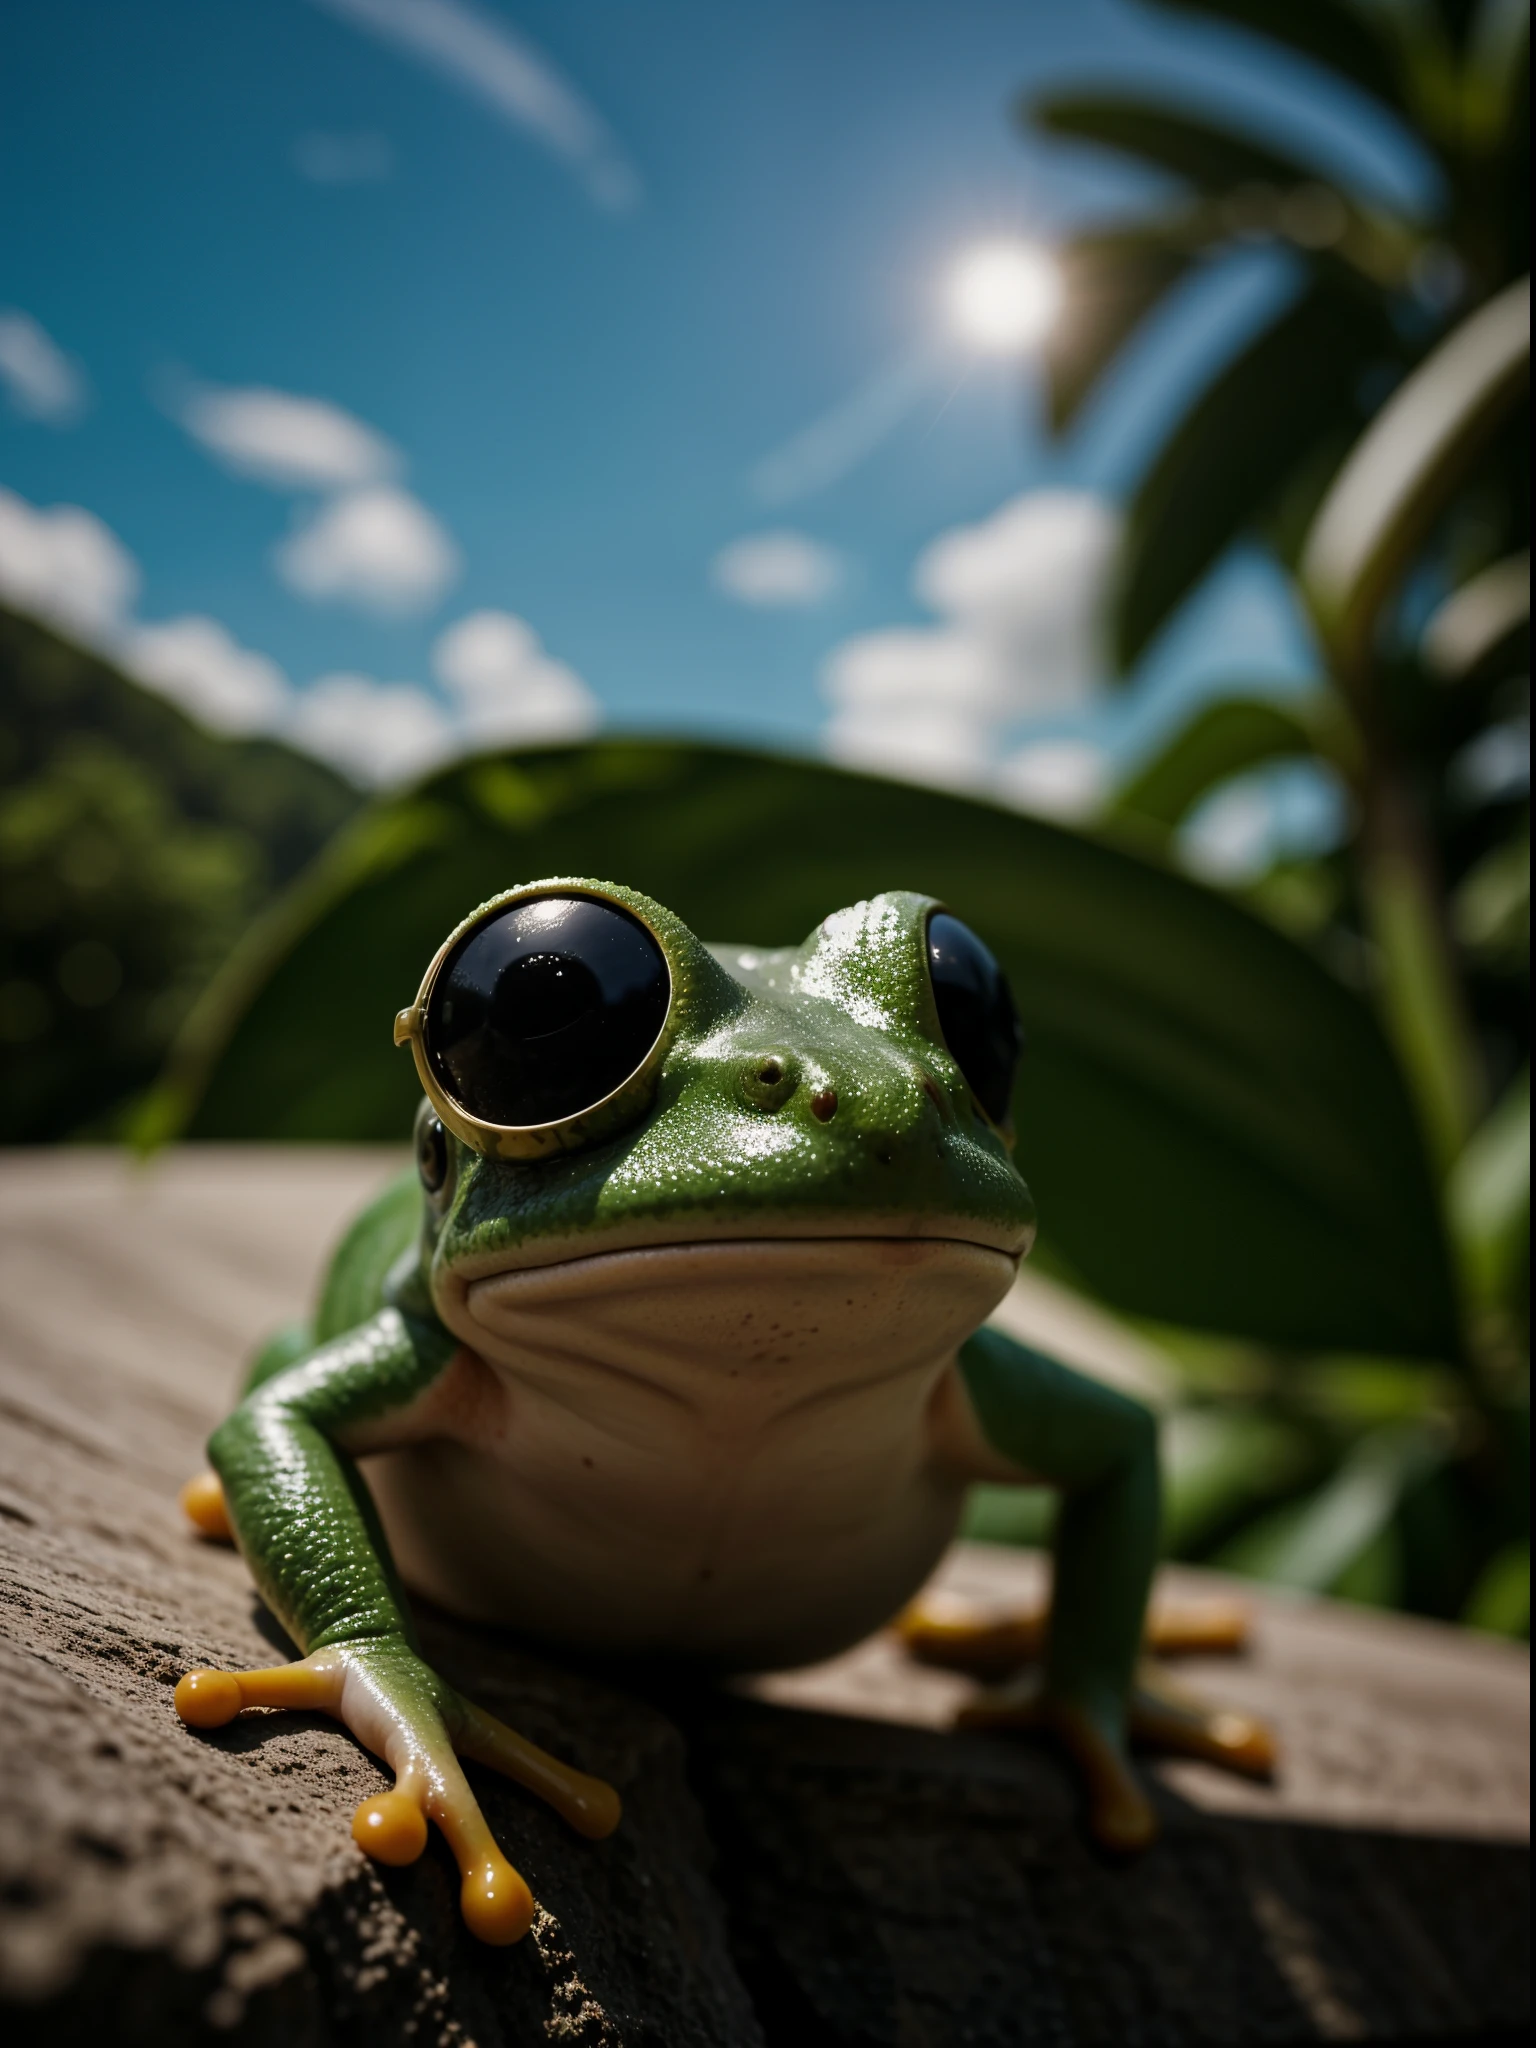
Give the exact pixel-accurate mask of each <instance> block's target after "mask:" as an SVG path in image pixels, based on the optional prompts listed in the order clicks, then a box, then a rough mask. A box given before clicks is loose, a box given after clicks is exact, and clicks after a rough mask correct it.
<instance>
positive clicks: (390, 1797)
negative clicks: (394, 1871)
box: [352, 1785, 427, 1865]
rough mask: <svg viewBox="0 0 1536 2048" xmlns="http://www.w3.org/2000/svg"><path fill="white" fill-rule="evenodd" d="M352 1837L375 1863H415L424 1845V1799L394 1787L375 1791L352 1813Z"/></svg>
mask: <svg viewBox="0 0 1536 2048" xmlns="http://www.w3.org/2000/svg"><path fill="white" fill-rule="evenodd" d="M352 1839H353V1841H354V1842H356V1844H357V1846H358V1847H359V1849H361V1850H362V1852H363V1854H364V1855H365V1856H371V1857H372V1858H373V1859H374V1861H375V1862H376V1863H392V1864H396V1865H399V1864H405V1863H414V1862H415V1861H416V1859H417V1857H418V1856H419V1855H420V1854H421V1852H422V1850H423V1849H425V1848H426V1846H427V1815H426V1803H425V1801H424V1799H421V1798H413V1797H412V1796H411V1794H410V1793H409V1792H407V1791H405V1790H403V1789H402V1788H401V1787H400V1786H398V1785H397V1786H396V1787H395V1789H394V1791H393V1792H376V1793H375V1794H374V1795H373V1797H372V1798H371V1799H365V1800H364V1801H363V1803H362V1805H361V1806H360V1807H359V1808H358V1809H357V1811H356V1813H354V1814H353V1816H352Z"/></svg>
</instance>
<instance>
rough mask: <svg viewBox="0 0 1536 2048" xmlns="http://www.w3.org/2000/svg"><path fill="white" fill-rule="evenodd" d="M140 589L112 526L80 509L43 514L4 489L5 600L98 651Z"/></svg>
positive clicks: (0, 567)
mask: <svg viewBox="0 0 1536 2048" xmlns="http://www.w3.org/2000/svg"><path fill="white" fill-rule="evenodd" d="M138 589H139V565H138V563H137V562H136V561H135V560H134V559H133V556H132V555H130V554H129V552H128V550H127V549H126V548H125V547H124V546H123V544H122V542H121V541H120V540H119V539H118V538H117V535H116V534H115V533H113V531H112V530H111V528H110V527H109V526H106V525H104V524H103V523H102V521H101V520H99V519H98V518H97V517H96V515H95V513H94V512H87V511H85V510H84V509H83V507H81V506H79V505H53V506H50V507H49V508H48V509H47V510H46V511H44V510H43V509H41V508H40V507H36V506H32V505H29V504H28V503H27V501H26V499H25V498H18V497H17V496H16V494H15V493H14V492H13V491H8V490H5V489H4V488H3V487H0V599H3V600H4V602H5V603H7V604H9V605H13V606H14V607H15V608H16V609H17V610H18V611H24V612H29V613H32V614H34V615H35V616H36V617H38V618H43V619H47V620H48V621H50V623H52V624H53V625H56V626H61V627H63V628H64V630H65V631H66V632H68V633H71V634H73V635H74V637H75V638H77V639H80V640H84V641H86V642H87V643H89V644H91V645H97V646H99V645H101V644H102V643H103V642H104V641H108V640H110V639H111V638H112V637H113V635H114V634H115V633H116V632H117V630H118V628H119V626H120V624H121V621H122V620H123V619H124V618H125V617H126V616H127V614H128V613H129V611H130V610H131V609H132V606H133V602H134V599H135V598H136V597H137V595H138Z"/></svg>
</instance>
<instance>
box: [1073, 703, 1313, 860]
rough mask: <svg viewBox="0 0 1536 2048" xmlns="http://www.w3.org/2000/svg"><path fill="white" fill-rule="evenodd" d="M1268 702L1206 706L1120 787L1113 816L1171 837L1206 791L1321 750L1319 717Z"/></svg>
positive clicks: (1202, 706)
mask: <svg viewBox="0 0 1536 2048" xmlns="http://www.w3.org/2000/svg"><path fill="white" fill-rule="evenodd" d="M1310 709H1311V707H1305V708H1304V709H1302V710H1298V709H1297V708H1295V707H1293V706H1291V705H1287V704H1276V703H1274V702H1273V701H1272V700H1270V699H1268V698H1264V697H1222V698H1218V699H1217V701H1216V702H1215V703H1213V704H1202V705H1201V707H1200V709H1199V710H1198V711H1196V712H1195V713H1194V714H1193V715H1192V716H1191V717H1190V718H1189V719H1188V720H1187V721H1186V722H1185V723H1184V724H1183V725H1181V726H1180V727H1179V728H1178V730H1177V731H1176V732H1174V733H1173V734H1172V735H1171V737H1170V738H1168V739H1167V740H1165V741H1164V743H1163V745H1162V746H1161V747H1160V748H1159V749H1158V751H1157V752H1156V753H1155V754H1154V755H1153V756H1152V757H1151V759H1150V760H1147V761H1143V762H1142V764H1141V766H1140V767H1139V768H1138V769H1137V770H1136V772H1135V773H1134V774H1133V775H1132V776H1131V777H1130V778H1129V780H1128V781H1127V782H1126V783H1125V784H1124V785H1123V787H1122V788H1121V789H1120V791H1119V793H1118V794H1117V796H1116V797H1115V802H1114V809H1113V812H1112V814H1111V815H1112V816H1113V817H1115V818H1123V819H1125V820H1127V821H1128V822H1132V823H1137V824H1142V823H1145V824H1150V825H1159V826H1162V827H1163V828H1164V829H1165V830H1168V831H1171V830H1172V829H1173V827H1174V826H1176V825H1178V824H1180V823H1181V822H1182V820H1183V819H1184V818H1185V817H1187V816H1188V814H1189V813H1190V811H1192V810H1193V809H1194V807H1195V805H1196V804H1197V803H1198V802H1199V801H1200V799H1201V797H1203V796H1204V795H1205V794H1206V792H1207V791H1208V790H1212V789H1215V788H1216V786H1217V785H1218V784H1219V783H1222V782H1227V781H1230V779H1231V778H1232V777H1233V776H1234V775H1242V774H1245V773H1246V772H1247V771H1248V770H1249V769H1250V768H1259V767H1262V766H1263V765H1264V764H1265V763H1266V762H1269V761H1281V760H1288V759H1292V760H1293V759H1295V758H1296V757H1297V756H1298V755H1300V756H1303V757H1310V756H1312V755H1314V754H1316V753H1318V752H1319V751H1320V747H1319V732H1318V727H1319V724H1320V713H1313V714H1312V715H1311V716H1308V715H1307V712H1308V711H1310Z"/></svg>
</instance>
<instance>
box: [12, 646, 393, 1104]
mask: <svg viewBox="0 0 1536 2048" xmlns="http://www.w3.org/2000/svg"><path fill="white" fill-rule="evenodd" d="M361 801H362V798H361V796H360V795H359V793H358V791H356V790H355V789H353V788H352V787H351V785H350V784H348V783H346V782H344V781H343V780H342V778H341V777H340V776H338V775H336V774H334V773H333V772H332V771H331V770H330V769H329V768H326V767H324V766H322V765H321V763H320V762H318V761H314V760H311V759H310V758H309V757H308V756H307V755H304V754H299V753H296V752H295V751H294V750H293V749H292V748H291V747H286V746H284V745H283V744H282V743H281V742H280V741H277V740H268V739H241V740H232V739H221V738H219V737H218V736H217V735H215V734H212V733H209V732H205V731H204V730H203V729H202V728H201V727H199V726H197V725H195V724H194V723H193V722H192V721H191V719H189V718H187V717H186V716H185V715H184V714H183V713H182V712H180V711H178V710H177V709H176V708H175V706H174V705H171V704H168V703H167V702H166V701H165V700H164V699H163V698H160V697H157V696H155V695H153V694H152V693H151V692H150V691H147V690H144V689H141V688H140V687H139V685H138V684H136V683H133V682H130V681H129V680H128V678H127V677H126V676H124V675H122V674H121V673H120V672H119V671H118V670H117V669H115V668H113V667H112V666H111V664H110V663H109V662H106V661H104V660H103V659H102V658H101V657H100V656H99V655H95V654H88V653H86V652H84V651H83V650H81V649H80V648H78V647H74V646H72V645H70V644H69V642H67V641H65V640H62V639H60V638H59V636H58V635H57V634H55V633H53V632H51V631H49V629H48V628H47V627H45V626H41V625H38V624H37V623H36V622H35V621H34V620H31V619H26V618H22V617H20V616H18V615H17V614H16V613H14V612H10V611H6V610H4V609H3V608H0V1143H6V1144H37V1143H45V1142H48V1141H50V1140H54V1139H60V1138H68V1137H83V1136H97V1137H105V1136H110V1135H112V1134H113V1132H114V1129H115V1126H116V1120H117V1117H118V1115H119V1114H120V1112H121V1110H122V1109H123V1107H124V1105H125V1104H126V1102H127V1101H128V1100H129V1099H131V1097H132V1096H133V1095H134V1094H135V1093H136V1092H137V1091H138V1090H139V1089H140V1088H141V1087H143V1086H144V1085H145V1083H146V1082H148V1081H149V1080H150V1079H152V1078H153V1076H154V1074H155V1073H156V1071H157V1070H158V1068H159V1066H160V1063H161V1060H162V1058H163V1056H164V1054H165V1051H166V1048H167V1046H168V1045H169V1043H170V1040H171V1037H172V1034H173V1033H174V1031H175V1030H176V1027H177V1026H178V1024H179V1023H180V1022H181V1019H182V1018H183V1016H184V1015H185V1014H186V1011H187V1008H188V1006H189V1005H190V1003H191V1002H192V1000H193V998H194V997H195V996H196V994H197V992H198V990H199V989H200V988H201V987H202V986H203V984H204V982H205V981H206V980H207V978H208V976H209V975H210V974H211V973H212V972H213V970H214V968H215V967H217V966H218V964H219V962H220V961H221V960H222V959H223V958H224V956H225V954H226V953H227V952H228V951H229V949H230V947H231V946H232V945H233V943H234V941H235V940H236V938H237V937H238V936H239V934H240V933H241V931H242V930H243V929H244V928H245V926H246V924H247V923H248V922H249V921H250V918H251V917H252V915H253V914H254V913H255V912H256V911H257V910H259V909H260V908H261V906H262V904H263V903H264V902H265V901H266V900H267V899H268V898H269V897H270V896H271V895H273V894H274V893H275V891H276V890H278V889H279V888H281V887H282V886H283V884H284V883H286V882H288V881H289V880H290V879H291V878H292V877H293V876H294V875H295V874H296V873H297V872H298V870H299V869H300V868H301V867H303V866H304V865H305V863H306V862H307V861H308V860H309V859H310V858H311V857H312V856H313V855H314V854H315V853H316V852H317V851H318V850H319V848H320V847H321V846H322V845H323V844H324V843H325V841H326V840H327V839H328V838H329V837H330V835H331V833H332V832H334V831H335V829H336V827H337V826H338V825H339V824H341V822H342V821H343V819H345V818H346V817H348V816H349V815H350V813H351V812H352V811H354V810H355V809H356V808H357V807H358V805H359V804H360V803H361Z"/></svg>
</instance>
